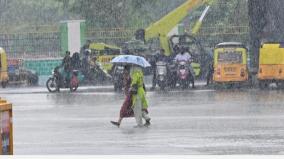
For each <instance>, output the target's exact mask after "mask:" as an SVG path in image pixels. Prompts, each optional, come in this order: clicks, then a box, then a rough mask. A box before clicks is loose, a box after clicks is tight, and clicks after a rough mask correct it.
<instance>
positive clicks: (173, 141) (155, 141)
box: [0, 88, 284, 155]
mask: <svg viewBox="0 0 284 159" xmlns="http://www.w3.org/2000/svg"><path fill="white" fill-rule="evenodd" d="M17 92H19V93H17ZM31 92H32V93H31ZM0 96H1V97H3V98H5V99H7V100H8V101H10V102H12V103H13V111H14V153H15V154H16V155H25V154H29V155H47V154H89V155H101V154H116V155H118V154H146V155H147V154H176V155H182V154H192V155H195V154H203V155H206V154H220V155H221V154H275V155H277V154H284V104H283V103H284V98H283V97H284V91H278V90H271V91H260V90H257V89H255V90H227V91H226V90H218V91H214V90H189V91H186V92H182V91H173V92H167V93H163V92H159V91H157V92H148V93H147V97H148V99H149V105H150V109H149V110H150V116H151V117H152V125H151V126H150V127H149V128H134V127H133V126H134V125H135V121H134V119H133V118H129V119H126V120H124V121H123V123H122V125H121V128H116V127H114V126H112V125H111V124H110V120H116V119H117V117H118V112H119V109H120V106H121V103H122V102H123V98H124V97H123V95H121V94H115V93H112V92H110V91H109V92H96V91H91V90H89V91H84V90H80V91H79V92H78V93H72V94H71V93H69V92H67V91H66V92H65V91H63V92H61V93H58V94H49V93H47V92H46V91H45V89H44V88H33V89H25V88H21V89H18V90H17V91H15V90H14V89H8V90H7V91H3V90H1V92H0Z"/></svg>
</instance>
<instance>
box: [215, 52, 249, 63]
mask: <svg viewBox="0 0 284 159" xmlns="http://www.w3.org/2000/svg"><path fill="white" fill-rule="evenodd" d="M242 61H243V60H242V52H240V51H230V52H228V51H225V52H219V53H218V63H225V64H240V63H242Z"/></svg>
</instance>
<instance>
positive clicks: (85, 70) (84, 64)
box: [82, 49, 91, 77]
mask: <svg viewBox="0 0 284 159" xmlns="http://www.w3.org/2000/svg"><path fill="white" fill-rule="evenodd" d="M90 54H91V50H90V49H86V50H85V51H84V52H83V58H82V72H83V73H84V75H85V76H86V77H89V76H88V72H89V68H90V65H89V59H90Z"/></svg>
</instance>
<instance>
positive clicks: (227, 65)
mask: <svg viewBox="0 0 284 159" xmlns="http://www.w3.org/2000/svg"><path fill="white" fill-rule="evenodd" d="M247 52H248V50H247V48H246V47H245V45H243V44H242V43H238V42H226V43H220V44H218V45H217V46H216V48H215V50H214V74H213V81H214V83H216V84H229V85H234V84H238V85H240V84H245V83H248V81H249V71H248V65H247Z"/></svg>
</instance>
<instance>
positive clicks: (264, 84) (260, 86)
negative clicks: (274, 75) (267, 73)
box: [259, 81, 269, 89]
mask: <svg viewBox="0 0 284 159" xmlns="http://www.w3.org/2000/svg"><path fill="white" fill-rule="evenodd" d="M268 85H269V84H268V83H267V82H263V81H259V88H260V89H266V88H268Z"/></svg>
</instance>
